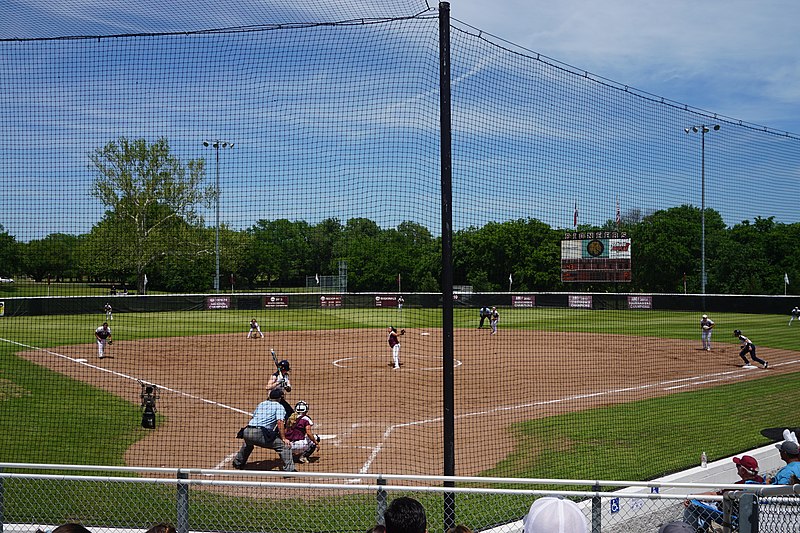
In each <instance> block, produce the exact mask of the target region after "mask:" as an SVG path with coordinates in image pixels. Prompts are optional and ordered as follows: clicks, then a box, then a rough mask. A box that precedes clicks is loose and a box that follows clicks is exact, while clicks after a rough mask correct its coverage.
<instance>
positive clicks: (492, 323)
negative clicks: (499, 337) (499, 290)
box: [489, 307, 500, 335]
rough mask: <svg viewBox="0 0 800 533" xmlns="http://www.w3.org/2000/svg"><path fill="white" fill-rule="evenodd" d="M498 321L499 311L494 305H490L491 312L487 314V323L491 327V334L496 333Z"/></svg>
mask: <svg viewBox="0 0 800 533" xmlns="http://www.w3.org/2000/svg"><path fill="white" fill-rule="evenodd" d="M499 321H500V313H498V312H497V308H496V307H492V313H491V314H490V315H489V325H490V326H491V327H492V335H495V334H497V323H498V322H499Z"/></svg>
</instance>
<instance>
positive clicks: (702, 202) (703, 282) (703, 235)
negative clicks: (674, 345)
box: [683, 124, 719, 294]
mask: <svg viewBox="0 0 800 533" xmlns="http://www.w3.org/2000/svg"><path fill="white" fill-rule="evenodd" d="M711 130H714V131H719V124H714V125H710V126H709V125H706V124H699V125H697V126H689V127H688V128H683V131H684V132H686V134H689V133H698V132H700V294H705V293H706V133H708V132H709V131H711Z"/></svg>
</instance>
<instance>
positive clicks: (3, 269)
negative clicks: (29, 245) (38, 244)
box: [0, 224, 22, 276]
mask: <svg viewBox="0 0 800 533" xmlns="http://www.w3.org/2000/svg"><path fill="white" fill-rule="evenodd" d="M20 256H21V246H20V243H18V242H17V239H15V238H14V237H13V236H12V235H9V234H8V233H7V232H6V230H5V228H4V227H3V225H2V224H0V275H3V276H12V275H15V274H16V273H18V272H19V268H20V265H21V263H22V260H21V257H20Z"/></svg>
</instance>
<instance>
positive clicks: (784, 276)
mask: <svg viewBox="0 0 800 533" xmlns="http://www.w3.org/2000/svg"><path fill="white" fill-rule="evenodd" d="M783 282H784V283H785V284H786V285H788V284H789V274H787V273H786V272H784V273H783Z"/></svg>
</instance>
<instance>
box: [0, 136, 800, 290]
mask: <svg viewBox="0 0 800 533" xmlns="http://www.w3.org/2000/svg"><path fill="white" fill-rule="evenodd" d="M92 162H93V164H94V168H95V171H96V178H95V181H94V186H93V190H92V194H93V195H94V196H95V197H96V198H97V199H98V200H99V201H100V202H102V203H103V205H104V206H105V207H106V209H107V211H106V212H105V214H104V216H103V217H102V219H101V220H100V221H99V222H98V223H97V224H95V225H94V226H93V227H92V229H91V231H90V232H89V233H88V234H83V235H68V234H63V233H55V234H51V235H48V236H47V237H45V238H43V239H37V240H32V241H30V242H26V243H23V242H18V241H17V240H16V238H15V237H14V236H12V235H10V234H8V233H7V232H6V231H5V230H4V229H3V228H2V226H0V265H2V267H0V268H2V269H3V270H2V271H0V274H2V275H4V276H8V275H17V276H19V275H24V276H27V277H30V278H32V279H34V280H36V281H44V280H55V281H62V280H77V281H89V282H104V283H109V284H116V285H119V286H122V285H127V286H131V287H136V288H137V289H138V290H139V291H140V292H142V291H143V290H144V289H145V279H147V288H148V289H153V290H161V291H168V292H207V291H209V290H211V288H212V287H213V277H214V275H215V237H216V235H215V233H216V229H215V228H213V227H208V226H207V225H206V224H205V223H204V222H203V220H202V218H201V217H199V216H198V214H197V208H198V207H199V206H200V205H211V203H212V202H213V201H214V200H215V198H216V191H215V190H214V189H213V187H210V186H207V185H205V182H204V178H205V162H204V160H202V159H201V160H196V161H189V162H187V163H186V164H184V163H182V162H181V161H179V160H178V159H177V158H175V157H174V156H173V155H172V154H171V153H170V149H169V145H168V143H167V141H166V140H165V139H160V140H158V141H157V142H154V143H152V144H149V143H147V142H146V141H145V140H144V139H136V140H129V139H126V138H120V139H117V140H115V141H112V142H110V143H108V144H107V145H106V146H104V147H102V148H100V149H98V150H97V151H96V152H95V153H93V154H92ZM614 230H620V231H624V232H625V233H626V234H627V236H628V237H629V238H630V239H631V241H632V260H631V262H632V282H630V283H618V284H614V283H594V284H592V283H577V284H575V283H563V282H561V266H560V257H561V248H560V243H561V239H562V238H563V236H564V233H565V232H569V231H572V230H571V229H568V230H565V229H561V228H551V227H550V226H548V225H547V224H545V223H543V222H541V221H539V220H536V219H532V218H529V219H518V220H509V221H502V222H489V223H487V224H485V225H483V226H481V227H469V228H465V229H461V230H458V231H456V232H454V235H453V254H452V256H453V281H454V284H456V285H471V286H472V287H473V289H474V290H476V291H503V290H508V289H509V277H512V278H513V283H512V284H511V288H512V290H514V291H537V292H538V291H563V290H586V291H593V292H605V291H620V292H648V293H649V292H656V293H658V292H670V293H672V292H678V293H682V292H684V291H687V292H689V293H698V292H699V291H700V262H701V260H700V257H701V249H700V248H701V239H700V235H701V212H700V209H699V208H697V207H694V206H691V205H681V206H677V207H672V208H669V209H664V210H659V211H654V212H652V213H648V214H642V213H641V212H639V211H635V210H634V211H630V212H628V213H626V214H625V216H623V217H622V221H621V223H620V224H619V225H617V224H616V223H615V222H614V221H613V220H608V221H607V222H606V223H605V224H604V225H603V226H602V227H590V226H581V227H579V228H577V231H614ZM705 231H706V233H705V235H706V271H707V284H706V292H707V293H712V294H713V293H716V294H783V291H784V289H785V287H784V281H785V278H787V277H788V278H789V279H797V280H800V278H798V274H800V269H799V268H798V267H797V266H796V260H795V258H797V257H800V223H793V224H784V223H778V222H775V220H774V217H768V218H761V217H755V219H754V220H753V221H752V222H750V221H748V220H745V221H742V222H741V223H738V224H735V225H734V226H732V227H727V226H726V225H725V223H724V222H723V220H722V217H721V215H720V214H719V213H718V212H717V211H714V210H713V209H707V210H706V213H705ZM342 260H343V261H346V262H347V267H348V278H347V286H348V290H349V291H353V292H359V291H394V290H397V287H398V285H397V279H398V276H400V279H402V290H403V291H404V292H438V291H439V290H440V284H439V280H440V279H441V268H442V265H441V238H440V237H435V236H433V235H432V234H431V232H430V231H429V230H428V229H427V228H426V227H424V226H422V225H420V224H418V223H416V222H413V221H405V222H402V223H401V224H399V225H398V226H397V227H395V228H381V227H380V226H379V225H378V224H376V223H375V222H374V221H372V220H369V219H367V218H352V219H349V220H347V221H340V220H339V219H337V218H327V219H324V220H322V221H320V222H318V223H316V224H311V223H308V222H306V221H291V220H286V219H280V220H267V219H261V220H258V221H257V222H256V223H255V224H254V225H253V226H251V227H249V228H246V229H243V230H235V229H231V228H229V227H226V226H222V227H221V228H220V274H221V276H220V277H221V279H220V287H221V288H227V287H230V286H231V285H233V286H234V287H235V288H236V289H242V290H248V289H253V290H257V289H260V288H266V287H280V288H290V287H302V286H305V283H306V276H315V275H335V274H338V265H339V262H340V261H342ZM791 287H792V286H791V285H790V286H789V291H790V292H792V291H791Z"/></svg>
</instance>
